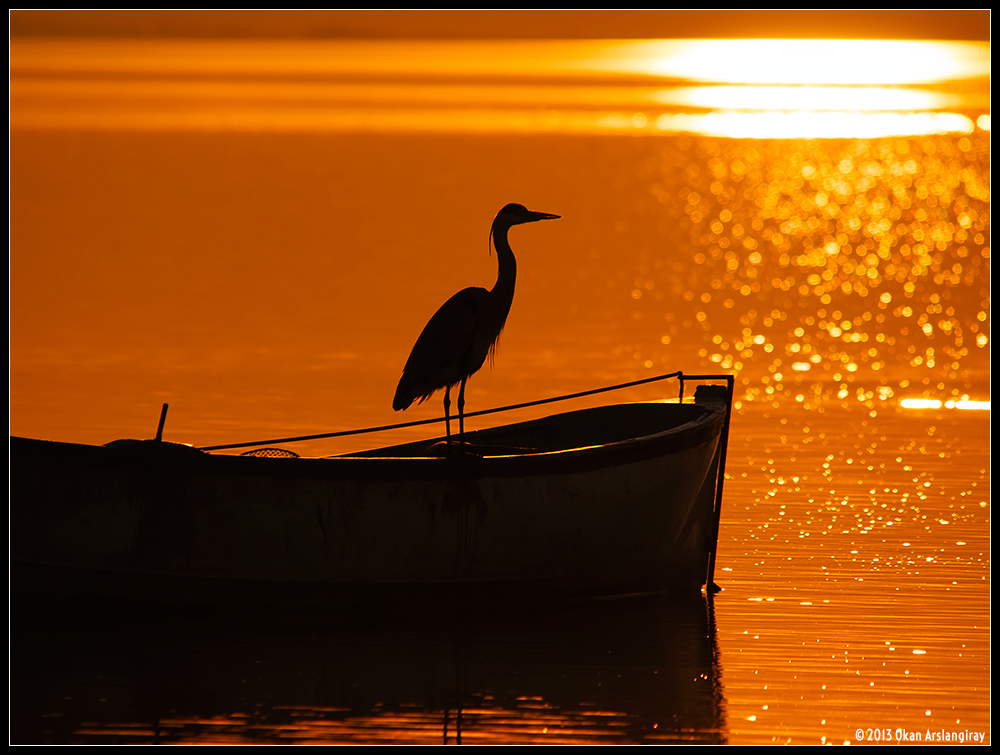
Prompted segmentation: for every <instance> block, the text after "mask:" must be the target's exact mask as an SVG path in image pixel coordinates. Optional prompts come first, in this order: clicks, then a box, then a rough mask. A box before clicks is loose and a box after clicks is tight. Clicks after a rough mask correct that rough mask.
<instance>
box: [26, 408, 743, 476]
mask: <svg viewBox="0 0 1000 755" xmlns="http://www.w3.org/2000/svg"><path fill="white" fill-rule="evenodd" d="M630 406H663V407H671V406H686V407H687V406H696V407H698V408H700V409H702V410H703V413H702V415H701V416H700V417H697V418H695V419H691V420H689V421H687V422H685V423H683V424H681V425H675V426H672V427H668V428H666V429H664V430H661V431H659V432H654V433H650V434H646V435H640V436H635V437H628V438H623V439H621V440H617V441H611V442H608V443H602V444H597V445H587V446H580V447H574V448H566V449H556V450H550V451H538V452H533V453H525V454H507V455H498V456H483V457H479V456H476V455H473V454H458V455H450V456H443V457H438V456H377V455H371V456H364V455H343V456H333V457H290V458H280V457H265V456H242V455H228V454H209V453H204V452H201V451H198V450H197V449H194V448H192V447H190V446H185V445H182V444H176V443H166V442H163V441H136V442H134V443H130V444H129V445H126V446H123V447H117V448H116V447H108V446H91V445H86V444H75V443H66V442H62V441H48V440H36V439H30V438H18V437H11V459H12V462H15V463H16V460H17V454H18V452H19V451H21V450H28V449H30V450H29V453H32V454H39V453H44V452H46V451H47V452H52V453H56V454H60V455H63V456H65V457H74V456H75V457H78V458H79V460H80V461H81V462H86V463H92V464H100V465H101V466H122V465H125V466H132V465H136V466H149V467H170V468H173V469H175V470H177V471H186V472H191V473H204V474H211V475H220V476H246V477H269V478H285V479H287V478H299V479H330V480H344V481H347V480H358V481H370V480H379V481H392V480H404V479H405V480H435V479H447V478H453V477H455V476H456V473H459V474H461V475H462V476H482V477H521V476H536V475H550V474H573V473H579V472H582V471H588V470H594V469H602V468H607V467H613V466H618V465H621V464H627V463H633V462H642V461H646V460H649V459H653V458H657V457H662V456H664V455H667V454H670V453H680V452H683V451H686V450H688V449H691V448H695V447H698V446H701V445H702V444H704V443H706V442H710V441H711V440H712V439H714V438H718V437H719V436H720V434H721V432H722V428H723V424H724V421H725V416H726V406H725V405H724V404H722V403H714V402H713V403H700V402H699V403H698V404H667V403H663V402H635V403H627V404H612V405H607V406H604V407H592V408H590V409H580V410H575V411H572V412H564V413H562V414H561V415H551V417H548V418H541V419H538V420H527V421H525V422H522V423H515V424H513V425H509V426H501V427H504V428H506V427H518V426H524V425H530V424H532V423H536V422H542V421H545V420H546V419H551V418H552V417H558V416H568V415H572V414H576V413H583V412H588V411H592V410H595V409H598V410H599V409H614V408H617V407H630ZM492 429H500V428H492ZM421 442H423V441H416V443H421ZM434 442H435V441H434V439H429V440H427V443H428V445H431V444H433V443H434ZM403 445H411V444H403ZM19 447H20V448H19ZM390 448H391V447H390Z"/></svg>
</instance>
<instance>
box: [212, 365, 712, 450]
mask: <svg viewBox="0 0 1000 755" xmlns="http://www.w3.org/2000/svg"><path fill="white" fill-rule="evenodd" d="M670 378H677V379H678V380H680V384H681V387H680V398H681V399H683V398H684V381H685V380H727V381H729V383H730V389H731V388H732V375H685V374H684V373H683V372H681V371H678V372H671V373H668V374H666V375H657V376H656V377H650V378H643V379H642V380H633V381H631V382H628V383H618V384H617V385H608V386H605V387H603V388H592V389H591V390H589V391H580V392H579V393H568V394H566V395H564V396H554V397H552V398H543V399H537V400H535V401H526V402H525V403H523V404H511V405H509V406H500V407H496V408H494V409H480V410H479V411H475V412H466V414H465V416H466V417H481V416H483V415H486V414H498V413H500V412H509V411H513V410H514V409H526V408H528V407H532V406H541V405H543V404H552V403H555V402H557V401H569V400H570V399H575V398H583V397H584V396H594V395H596V394H598V393H607V392H608V391H617V390H621V389H623V388H634V387H635V386H637V385H645V384H647V383H655V382H658V381H660V380H669V379H670ZM437 422H444V417H435V418H433V419H418V420H414V421H412V422H400V423H398V424H395V425H381V426H379V427H366V428H363V429H360V430H340V431H337V432H332V433H320V434H319V435H300V436H298V437H295V438H272V439H270V440H256V441H251V442H248V443H230V444H228V445H224V446H204V447H202V448H200V449H199V450H201V451H224V450H229V449H233V448H249V447H251V446H267V445H272V444H277V443H300V442H302V441H307V440H324V439H326V438H341V437H344V436H347V435H364V434H366V433H377V432H383V431H385V430H399V429H401V428H404V427H417V426H419V425H432V424H435V423H437Z"/></svg>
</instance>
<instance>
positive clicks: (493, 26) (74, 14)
mask: <svg viewBox="0 0 1000 755" xmlns="http://www.w3.org/2000/svg"><path fill="white" fill-rule="evenodd" d="M990 13H991V12H990V11H989V10H951V9H949V10H911V9H903V10H851V11H844V10H781V11H761V10H721V11H711V10H628V11H622V10H591V11H579V10H577V11H557V10H548V11H507V10H499V11H495V10H470V11H419V10H412V11H398V10H396V11H376V10H348V11H344V10H333V11H324V10H293V11H285V10H278V11H274V10H262V11H254V10H241V11H226V10H217V11H201V10H185V11H173V10H158V11H150V10H137V11H115V10H102V11H94V10H60V11H46V10H13V11H10V32H11V35H12V36H15V37H17V36H29V35H32V36H41V35H46V36H49V35H56V36H62V35H83V36H175V37H176V36H196V37H216V38H219V37H222V38H228V37H258V38H259V37H271V38H274V37H281V38H289V37H313V38H316V37H325V38H346V37H352V38H403V37H406V38H414V37H416V38H438V39H448V38H551V39H557V38H678V37H680V38H705V37H708V38H713V37H715V38H719V37H721V38H732V37H835V38H881V39H894V38H895V39H949V40H989V38H990Z"/></svg>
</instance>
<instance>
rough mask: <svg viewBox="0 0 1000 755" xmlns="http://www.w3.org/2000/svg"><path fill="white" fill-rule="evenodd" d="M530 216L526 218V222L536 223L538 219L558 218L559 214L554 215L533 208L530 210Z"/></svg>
mask: <svg viewBox="0 0 1000 755" xmlns="http://www.w3.org/2000/svg"><path fill="white" fill-rule="evenodd" d="M528 216H529V217H527V218H525V219H524V221H523V222H525V223H534V222H535V221H536V220H558V219H559V217H560V216H559V215H553V214H552V213H551V212H534V211H533V210H528Z"/></svg>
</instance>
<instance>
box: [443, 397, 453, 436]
mask: <svg viewBox="0 0 1000 755" xmlns="http://www.w3.org/2000/svg"><path fill="white" fill-rule="evenodd" d="M450 408H451V386H450V385H446V386H445V388H444V437H445V442H446V443H451V418H450V417H449V415H448V410H449V409H450Z"/></svg>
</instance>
